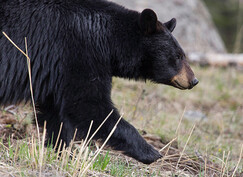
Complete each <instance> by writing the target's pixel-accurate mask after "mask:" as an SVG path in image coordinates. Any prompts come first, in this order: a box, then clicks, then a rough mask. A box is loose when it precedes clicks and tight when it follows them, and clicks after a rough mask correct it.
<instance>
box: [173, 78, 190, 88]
mask: <svg viewBox="0 0 243 177" xmlns="http://www.w3.org/2000/svg"><path fill="white" fill-rule="evenodd" d="M172 85H173V86H174V87H176V88H178V89H181V90H186V89H190V88H187V87H183V86H182V85H181V84H180V83H179V82H178V81H177V80H173V81H172Z"/></svg>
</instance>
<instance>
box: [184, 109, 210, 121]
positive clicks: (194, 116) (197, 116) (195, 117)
mask: <svg viewBox="0 0 243 177" xmlns="http://www.w3.org/2000/svg"><path fill="white" fill-rule="evenodd" d="M184 118H185V119H187V120H190V121H202V120H206V119H207V116H206V115H205V114H203V113H202V112H201V111H186V112H185V114H184Z"/></svg>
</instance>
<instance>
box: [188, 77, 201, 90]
mask: <svg viewBox="0 0 243 177" xmlns="http://www.w3.org/2000/svg"><path fill="white" fill-rule="evenodd" d="M198 83H199V81H198V79H197V78H196V77H195V78H194V79H193V80H192V81H191V83H190V84H191V88H193V87H195V86H196V85H197V84H198Z"/></svg>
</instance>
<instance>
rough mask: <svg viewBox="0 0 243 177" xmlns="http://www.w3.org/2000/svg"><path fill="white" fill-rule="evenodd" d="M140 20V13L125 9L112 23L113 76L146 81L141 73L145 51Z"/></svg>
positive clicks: (114, 17)
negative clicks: (142, 43)
mask: <svg viewBox="0 0 243 177" xmlns="http://www.w3.org/2000/svg"><path fill="white" fill-rule="evenodd" d="M138 19H139V13H138V12H135V11H130V10H125V9H123V11H121V13H120V14H119V13H118V14H117V15H116V16H113V19H112V20H111V21H110V26H111V29H112V37H111V39H110V48H111V54H112V55H111V62H110V63H111V71H112V76H115V77H122V78H129V79H135V80H138V79H145V78H144V76H143V73H142V72H141V68H142V66H141V65H142V55H143V51H142V46H141V39H142V36H141V32H140V28H139V25H138Z"/></svg>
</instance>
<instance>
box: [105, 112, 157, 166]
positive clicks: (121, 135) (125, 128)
mask: <svg viewBox="0 0 243 177" xmlns="http://www.w3.org/2000/svg"><path fill="white" fill-rule="evenodd" d="M119 117H120V115H119V114H118V112H117V111H116V109H115V108H114V112H113V113H112V115H111V117H110V118H109V119H108V120H107V123H106V124H105V125H104V128H103V129H101V133H102V134H105V135H107V134H108V133H109V132H110V131H111V128H112V127H113V125H114V124H115V123H116V121H117V120H118V118H119ZM102 138H103V139H104V138H105V137H102ZM108 145H110V146H111V147H113V148H114V149H115V150H119V151H123V152H124V154H126V155H128V156H130V157H133V158H135V159H136V160H138V161H140V162H143V163H145V164H150V163H152V162H154V161H156V160H157V159H159V158H160V157H161V155H160V153H159V152H158V151H157V150H155V149H154V148H153V147H152V146H151V145H150V144H148V143H147V142H146V141H145V140H144V139H143V138H142V136H141V135H140V134H139V133H138V131H137V130H136V129H135V128H134V127H133V126H132V125H131V124H129V123H128V122H127V121H125V120H124V119H121V121H120V122H119V124H118V126H117V128H116V130H115V132H114V133H113V135H112V136H111V138H110V140H109V141H108Z"/></svg>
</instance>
